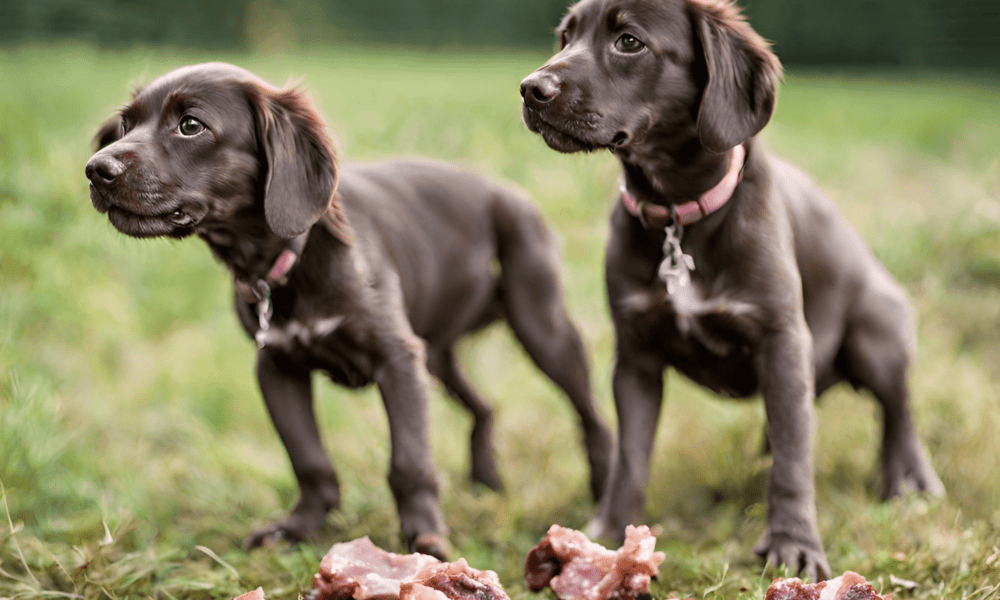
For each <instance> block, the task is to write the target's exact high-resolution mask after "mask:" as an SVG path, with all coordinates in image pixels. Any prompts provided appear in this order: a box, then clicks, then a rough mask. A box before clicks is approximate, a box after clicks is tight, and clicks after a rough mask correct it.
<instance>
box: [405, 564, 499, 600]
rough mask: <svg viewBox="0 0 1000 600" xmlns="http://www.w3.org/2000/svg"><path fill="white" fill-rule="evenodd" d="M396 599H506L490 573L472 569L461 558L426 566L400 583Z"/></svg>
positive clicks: (497, 581)
mask: <svg viewBox="0 0 1000 600" xmlns="http://www.w3.org/2000/svg"><path fill="white" fill-rule="evenodd" d="M399 598H400V600H445V599H448V600H509V599H508V597H507V593H506V592H504V590H503V586H501V585H500V578H499V577H497V574H496V573H494V572H493V571H480V570H478V569H473V568H472V567H470V566H469V563H467V562H466V561H465V559H464V558H460V559H458V561H456V562H453V563H438V564H436V565H428V566H426V567H424V568H422V569H421V570H420V572H419V573H417V574H416V575H415V576H414V577H413V581H412V582H403V583H402V584H400V592H399Z"/></svg>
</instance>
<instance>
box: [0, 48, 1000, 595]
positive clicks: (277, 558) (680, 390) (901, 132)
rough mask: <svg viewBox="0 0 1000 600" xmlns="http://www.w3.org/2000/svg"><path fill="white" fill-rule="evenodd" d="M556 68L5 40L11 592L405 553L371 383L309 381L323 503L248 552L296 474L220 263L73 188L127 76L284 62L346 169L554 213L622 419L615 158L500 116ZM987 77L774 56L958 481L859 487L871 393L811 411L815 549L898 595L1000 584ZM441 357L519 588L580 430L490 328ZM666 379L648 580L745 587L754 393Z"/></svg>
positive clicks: (998, 311) (796, 134) (787, 124)
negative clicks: (474, 421) (471, 390)
mask: <svg viewBox="0 0 1000 600" xmlns="http://www.w3.org/2000/svg"><path fill="white" fill-rule="evenodd" d="M545 58H546V57H545V56H543V55H542V54H532V53H517V52H512V53H501V52H494V53H479V54H462V53H457V52H456V53H453V52H439V53H431V52H423V51H410V50H407V49H385V48H382V49H360V48H329V49H325V50H316V51H312V52H299V53H288V54H274V55H243V54H231V55H219V54H214V55H211V56H209V55H206V54H199V53H196V52H191V51H181V50H174V49H169V48H167V49H164V48H150V49H137V50H133V51H129V52H122V53H105V52H100V51H97V50H94V49H92V48H90V47H87V46H73V45H71V46H38V47H35V46H26V47H21V48H8V49H5V50H0V81H4V82H5V84H4V85H2V86H0V484H2V489H0V598H60V597H78V598H86V599H97V598H146V597H152V598H164V599H168V598H230V597H232V596H235V595H237V594H238V593H241V592H244V591H247V590H249V589H253V588H255V587H257V586H258V585H260V586H263V587H264V589H265V591H266V593H267V595H268V598H274V599H281V598H295V597H297V595H298V594H299V593H301V592H304V591H307V590H308V589H309V587H310V585H311V577H312V574H313V573H314V572H315V571H316V569H317V566H318V561H319V558H320V557H321V556H322V555H323V553H324V552H325V550H326V549H327V548H328V547H329V545H330V544H331V543H333V542H335V541H338V540H344V539H350V538H354V537H358V536H361V535H369V536H371V537H372V539H373V540H374V541H375V543H376V544H378V545H380V546H382V547H384V548H387V549H391V550H397V551H398V550H401V549H402V548H401V547H400V543H399V539H398V531H397V522H396V517H395V509H394V506H393V502H392V498H391V495H390V493H389V491H388V487H387V485H386V483H385V478H384V473H385V472H386V470H387V468H388V465H387V460H388V448H387V433H386V424H385V417H384V415H383V412H382V408H381V403H380V402H379V401H378V398H377V396H376V395H375V393H374V392H373V391H371V390H368V391H364V392H361V393H349V392H347V391H344V390H342V389H339V388H335V387H334V386H332V385H329V384H327V383H322V384H321V385H318V386H317V390H318V396H319V397H318V401H317V406H318V410H319V412H320V418H321V420H322V428H323V431H324V433H325V434H326V444H327V447H328V449H329V452H330V454H331V456H332V457H333V459H334V462H335V464H336V465H337V466H338V469H339V472H340V475H341V479H342V483H343V486H344V499H343V509H342V510H341V511H339V512H337V513H335V514H332V515H331V516H330V517H329V519H328V526H327V527H326V528H325V529H324V531H323V532H322V537H321V539H320V540H319V541H318V542H317V544H316V545H311V544H306V545H301V546H298V547H294V548H278V549H270V550H263V551H255V552H252V553H247V552H245V551H243V550H242V549H241V547H240V542H241V540H242V538H243V536H244V535H245V534H246V533H247V532H248V531H250V530H251V529H252V528H254V527H256V526H259V525H261V524H263V523H266V522H268V521H270V520H272V519H274V518H276V517H277V516H279V515H281V514H282V513H283V512H284V511H286V510H288V509H289V507H290V505H291V504H292V503H293V502H294V500H295V497H296V488H295V484H294V480H293V478H292V475H291V472H290V469H289V467H288V464H287V459H286V457H285V454H284V450H283V448H282V447H281V444H280V442H279V441H278V439H277V436H276V435H275V434H274V432H273V430H272V428H271V425H270V423H269V421H268V418H267V416H266V414H265V411H264V408H263V405H262V403H261V401H260V399H259V395H258V392H257V390H256V387H255V384H254V382H253V377H252V361H253V353H254V349H253V345H252V343H250V342H249V341H248V340H247V339H245V337H244V335H243V334H242V333H241V332H240V331H239V330H238V325H237V323H236V320H235V318H234V316H233V314H232V312H231V310H230V294H231V290H230V286H231V284H230V282H229V278H228V276H227V274H226V273H225V271H224V269H223V268H222V267H220V266H219V265H217V264H215V263H214V262H213V260H212V259H211V257H210V254H209V252H208V251H207V249H206V248H205V247H204V245H203V244H202V243H201V242H199V241H196V240H190V241H184V242H179V243H178V242H168V241H163V240H158V241H139V240H133V239H129V238H126V237H125V236H123V235H121V234H118V233H116V232H115V231H114V230H113V229H112V228H111V227H110V225H109V224H108V223H107V221H106V219H105V218H104V217H103V216H101V215H99V214H97V213H96V211H94V210H93V209H92V208H91V207H90V202H89V199H88V193H87V188H86V182H85V179H84V177H83V165H84V163H85V162H86V160H87V158H88V156H89V154H90V150H89V143H90V137H91V136H92V135H93V133H94V132H95V131H96V128H97V126H98V125H99V124H100V123H101V122H102V121H103V119H105V118H106V117H108V116H109V115H110V114H111V113H112V112H113V111H114V110H115V108H116V107H117V106H118V105H120V104H121V103H123V102H124V101H125V100H126V99H127V98H128V95H129V92H130V90H131V88H132V87H133V85H135V84H136V83H137V82H141V81H149V80H151V79H153V78H154V77H156V76H157V75H159V74H161V73H163V72H165V71H167V70H169V69H171V68H174V67H176V66H179V65H181V64H187V63H191V62H197V61H203V60H228V61H232V62H236V63H238V64H241V65H243V66H246V67H248V68H250V69H252V70H254V71H256V72H258V73H260V74H261V75H262V76H264V77H265V78H267V79H269V80H271V81H274V82H282V81H284V80H286V79H287V78H289V77H290V76H291V77H293V78H304V79H305V84H306V85H307V87H308V89H309V93H310V96H311V97H313V98H314V99H315V100H316V102H317V104H318V105H319V107H320V109H321V110H322V112H323V113H324V114H325V115H326V117H327V119H328V123H329V124H330V126H331V128H332V130H333V131H334V132H335V133H336V135H337V136H338V138H339V145H340V147H341V149H342V154H343V155H344V157H345V158H347V159H364V158H372V157H381V156H388V155H400V154H401V155H429V156H436V157H440V158H444V159H449V160H454V161H457V162H459V163H462V164H464V165H466V166H468V167H470V168H474V169H477V170H480V171H483V172H485V173H487V174H489V175H491V176H494V177H497V178H502V179H505V180H509V181H512V182H513V183H515V184H517V185H519V186H521V187H523V188H525V189H526V190H528V192H529V193H530V194H531V195H532V197H533V198H535V200H536V201H537V202H538V204H539V205H540V207H541V209H542V211H543V212H544V213H545V215H546V216H547V217H548V219H549V221H550V223H551V224H552V226H553V227H554V229H555V230H556V231H557V232H558V235H559V239H560V244H561V250H562V256H563V260H564V280H565V284H566V288H567V294H568V303H569V307H570V311H571V312H572V314H573V316H574V317H575V319H576V320H577V322H578V324H579V326H580V328H581V330H582V332H583V335H584V337H585V340H586V343H587V345H588V348H589V350H590V352H591V358H592V364H593V365H594V367H593V373H592V378H593V382H594V387H595V391H596V395H597V400H598V403H599V405H600V408H601V410H602V411H603V412H604V414H605V415H607V416H608V418H609V419H611V418H613V408H612V400H611V396H610V382H609V379H610V370H611V369H610V365H611V358H612V353H613V347H612V346H613V340H612V333H611V326H610V322H609V320H608V317H607V314H606V307H605V300H604V292H603V283H602V275H601V272H602V250H603V239H604V235H605V226H606V225H605V223H606V215H607V213H608V210H609V208H610V206H611V202H613V196H614V188H615V181H616V177H617V171H616V165H615V162H614V160H613V159H612V157H611V156H610V155H607V154H602V153H599V154H595V155H587V156H564V155H560V154H557V153H555V152H553V151H551V150H549V149H548V148H547V147H545V145H544V144H543V143H542V141H541V140H540V139H539V138H538V137H537V136H535V135H533V134H531V133H529V132H528V131H527V130H526V129H525V128H524V127H523V125H522V124H521V122H520V118H519V98H518V95H517V94H518V92H517V86H518V82H519V81H520V79H521V78H522V77H523V76H524V75H526V74H527V73H529V72H530V71H531V70H533V69H534V68H535V67H536V66H537V65H538V64H540V63H541V62H542V61H543V60H544V59H545ZM13 82H16V84H15V83H13ZM998 93H1000V83H998V82H997V81H995V80H989V79H984V78H981V77H980V78H973V77H961V76H954V75H933V74H920V73H818V72H809V71H792V73H791V74H789V75H788V76H787V77H786V82H785V85H784V87H783V90H782V93H781V97H780V101H779V109H778V113H777V115H776V117H775V119H774V121H773V123H772V124H771V125H770V126H769V127H768V128H767V129H766V130H765V133H764V138H765V139H766V141H767V143H768V144H769V145H770V146H771V147H772V148H773V149H775V150H776V151H778V152H779V153H781V154H783V155H784V156H786V157H788V158H790V159H792V160H794V161H795V162H797V163H799V164H800V165H802V166H803V167H805V168H806V169H807V170H809V171H810V172H811V173H812V174H813V175H814V176H815V177H816V179H817V180H818V181H819V182H820V184H821V185H822V186H823V187H824V188H825V189H826V190H827V191H828V192H829V193H830V195H831V196H832V197H833V198H834V199H835V200H836V201H837V203H838V204H839V205H840V206H841V207H842V208H843V210H844V212H845V213H846V214H847V216H848V218H849V219H850V220H851V221H852V222H853V223H854V224H855V225H856V226H857V227H858V229H859V230H860V231H861V233H862V235H863V236H864V238H865V239H866V240H867V241H868V242H869V243H870V244H871V246H872V247H873V249H874V251H875V253H876V254H877V255H878V256H879V257H880V259H881V260H882V261H883V262H885V264H886V265H887V266H888V267H889V268H890V270H891V271H892V272H893V273H894V275H896V276H897V277H898V278H899V279H900V280H901V281H902V282H903V283H904V285H905V286H906V288H907V290H908V291H909V293H910V295H911V297H912V299H913V301H914V303H915V305H916V306H917V308H918V310H919V314H920V320H919V330H920V339H921V349H920V353H919V356H918V360H917V363H916V365H915V367H914V369H913V372H912V377H911V383H912V389H913V395H914V402H913V404H914V411H915V413H916V416H917V419H918V424H919V427H920V431H921V434H922V437H923V439H924V440H925V442H926V445H927V447H928V449H929V451H930V452H931V454H932V456H933V461H934V464H935V465H936V467H937V469H938V472H939V473H940V475H941V477H942V479H943V480H944V482H945V485H946V486H947V487H948V490H949V494H948V497H947V498H946V499H945V500H943V501H940V502H930V501H927V500H926V499H922V498H906V499H903V500H900V501H895V502H892V503H889V504H881V503H879V502H878V501H877V498H876V490H877V489H878V470H877V467H876V463H877V451H878V438H879V435H878V431H879V424H878V414H877V412H876V409H875V407H874V404H873V402H872V401H871V400H870V398H866V397H859V396H858V395H856V394H855V393H854V392H853V391H852V390H849V389H844V388H838V389H835V390H832V391H831V392H830V393H829V394H828V395H827V396H826V397H824V400H823V402H822V403H821V404H820V406H819V408H818V421H817V423H818V435H817V439H816V480H817V494H818V505H819V506H818V508H819V515H820V527H821V530H822V535H823V540H824V543H825V544H826V548H827V552H828V556H829V559H830V563H831V566H832V567H833V569H834V570H835V571H837V572H840V571H843V570H847V569H850V570H854V571H858V572H860V573H862V574H863V575H865V576H866V577H867V578H868V579H869V580H871V581H873V582H874V583H875V585H876V587H878V588H879V589H881V590H882V591H883V592H885V593H889V592H891V593H893V595H894V597H896V598H897V599H900V598H904V599H905V598H915V599H918V598H919V599H922V598H963V599H969V600H973V599H974V600H986V599H988V598H1000V587H998V582H1000V508H998V507H1000V466H998V464H1000V462H998V457H1000V441H998V440H1000V405H998V398H1000V360H998V357H1000V153H998V150H997V149H998V148H1000V105H998V104H997V103H996V97H997V95H998ZM462 354H463V362H464V363H465V365H467V370H468V372H469V375H470V377H471V378H472V379H473V380H474V381H475V382H476V384H477V385H478V386H479V387H480V388H481V390H482V391H483V392H484V393H485V394H487V395H488V396H489V397H490V398H494V399H495V400H496V406H497V409H498V421H499V422H498V427H499V429H498V438H499V439H498V443H499V452H500V455H501V464H502V469H503V475H504V477H505V478H506V481H507V484H508V488H509V491H508V492H507V494H505V495H502V496H501V495H496V494H493V493H489V492H487V491H484V490H482V489H477V488H475V487H473V486H472V485H470V484H469V483H468V480H467V477H466V472H467V470H468V456H467V452H466V445H467V442H466V438H467V435H468V431H469V427H470V422H469V419H468V417H467V416H466V415H465V414H464V413H463V412H462V411H461V410H459V409H458V408H457V407H455V406H454V405H453V404H452V403H451V402H450V401H448V400H447V399H446V397H445V396H444V394H443V392H442V391H441V390H440V388H435V390H434V398H433V406H432V421H433V427H434V432H435V433H434V438H433V443H434V451H435V455H436V457H437V460H438V465H439V467H440V475H441V481H442V488H443V503H444V510H445V514H446V516H447V519H448V523H449V526H450V528H451V541H452V543H453V545H454V547H455V555H456V556H464V557H466V558H467V559H468V560H469V562H470V563H471V564H472V565H473V566H476V567H479V568H489V569H494V570H496V571H498V572H499V574H500V577H501V580H502V581H503V582H504V584H505V586H506V588H507V590H508V592H509V593H510V595H511V597H512V598H513V599H514V600H524V599H527V598H531V597H533V595H532V594H530V593H529V592H527V591H526V589H525V587H524V584H523V583H522V576H523V572H522V568H523V566H522V565H523V559H524V556H525V555H526V553H527V551H528V549H530V548H531V546H533V545H534V543H535V542H536V541H537V540H538V539H539V538H540V537H541V536H542V535H543V533H544V531H545V529H546V528H547V527H548V525H550V524H551V523H554V522H558V523H561V524H563V525H567V526H572V527H581V526H582V525H583V524H584V523H586V521H587V519H588V518H589V516H590V514H591V511H592V506H591V505H590V503H589V500H588V498H587V493H586V483H585V481H586V473H585V470H584V459H583V455H582V451H581V449H580V447H579V444H578V442H577V440H578V434H577V431H576V430H575V427H574V424H573V419H572V416H571V411H570V410H569V408H568V406H567V403H566V402H565V401H564V400H563V399H562V398H560V397H559V395H558V394H557V393H556V392H555V390H554V389H553V387H552V386H551V385H550V384H549V383H548V382H547V381H546V380H544V379H543V377H541V376H540V374H538V373H537V372H536V371H535V369H534V368H533V367H532V366H531V365H530V363H529V361H528V360H527V359H526V358H525V356H524V354H523V353H522V351H521V350H520V349H519V347H518V346H517V345H516V344H514V343H512V341H511V337H510V335H509V334H508V333H507V331H506V330H505V329H504V328H502V327H500V328H494V329H491V330H488V331H487V332H484V333H483V334H481V335H478V336H476V337H475V338H473V339H470V340H469V341H468V342H467V343H466V344H465V345H464V346H463V348H462ZM667 386H668V390H667V399H666V402H665V403H664V411H663V416H662V423H661V426H660V430H659V436H658V439H657V443H656V453H655V460H654V464H653V468H652V481H651V484H650V488H649V497H650V501H649V504H648V506H647V519H648V523H649V524H651V525H655V526H656V527H657V528H658V529H659V530H660V532H661V533H660V535H659V542H658V546H659V549H661V550H663V551H665V552H666V553H667V560H666V562H665V563H664V564H663V566H662V567H661V576H660V579H659V581H658V582H656V583H655V584H654V588H653V592H654V597H655V598H657V599H658V600H660V599H666V598H670V597H673V596H679V597H693V598H720V599H750V598H754V599H757V598H761V597H762V596H763V590H764V589H765V588H766V587H767V585H768V584H769V583H770V581H771V578H772V576H773V573H765V572H764V570H763V568H762V567H761V565H760V564H759V563H758V561H757V559H756V557H754V556H753V554H752V552H751V548H752V546H753V543H754V541H755V540H756V538H757V536H758V535H759V534H760V533H761V531H763V527H764V500H765V498H764V479H765V475H766V469H767V464H766V462H765V461H764V460H762V459H761V458H760V457H759V447H760V445H761V428H762V424H763V411H762V408H761V406H760V404H759V403H758V402H752V403H733V402H725V401H721V400H718V399H716V398H714V397H712V396H711V395H709V394H707V393H705V392H703V391H701V390H698V389H696V388H695V387H694V386H692V385H691V384H689V383H688V382H686V381H685V380H683V379H681V378H679V377H676V376H671V377H668V384H667ZM539 423H545V427H541V428H540V427H538V426H537V424H539ZM903 580H905V581H909V582H913V583H915V584H916V587H912V586H910V585H908V584H906V583H899V582H900V581H903Z"/></svg>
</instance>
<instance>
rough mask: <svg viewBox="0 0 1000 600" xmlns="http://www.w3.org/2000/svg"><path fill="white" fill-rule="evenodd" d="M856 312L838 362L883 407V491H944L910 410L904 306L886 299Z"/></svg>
mask: <svg viewBox="0 0 1000 600" xmlns="http://www.w3.org/2000/svg"><path fill="white" fill-rule="evenodd" d="M882 300H883V301H882V302H880V303H878V304H876V303H870V304H871V305H872V306H870V307H869V310H866V311H865V312H864V313H863V314H861V315H855V317H854V319H852V324H851V327H850V328H849V330H848V332H847V335H846V337H845V339H844V346H843V348H842V355H841V358H842V365H843V370H844V371H845V375H846V376H847V378H848V380H849V381H851V383H852V384H854V386H855V387H856V388H867V389H869V390H871V392H872V393H873V394H874V395H875V398H876V399H877V400H878V402H879V404H880V405H881V407H882V417H883V421H882V457H881V460H882V497H883V499H886V500H887V499H889V498H892V497H895V496H899V495H901V494H904V493H907V492H928V493H930V494H933V495H935V496H940V495H943V494H944V485H943V484H942V483H941V480H940V479H939V478H938V476H937V473H935V471H934V467H932V466H931V463H930V460H929V459H928V457H927V453H926V452H925V451H924V448H923V446H922V444H921V443H920V439H919V438H918V437H917V431H916V426H915V425H914V422H913V416H912V414H911V413H910V392H909V386H908V385H907V381H906V376H907V372H908V370H909V366H910V361H911V355H912V348H913V346H914V344H913V341H912V340H913V335H912V331H911V328H910V320H909V312H910V311H909V307H908V306H907V305H906V304H905V303H902V302H892V303H890V302H886V301H884V299H882Z"/></svg>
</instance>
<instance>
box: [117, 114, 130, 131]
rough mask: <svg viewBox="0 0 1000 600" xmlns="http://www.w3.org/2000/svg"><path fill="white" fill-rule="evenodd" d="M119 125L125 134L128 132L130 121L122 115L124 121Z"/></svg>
mask: <svg viewBox="0 0 1000 600" xmlns="http://www.w3.org/2000/svg"><path fill="white" fill-rule="evenodd" d="M118 126H119V127H121V130H122V135H125V133H126V132H128V121H126V120H125V117H122V121H121V123H119V124H118Z"/></svg>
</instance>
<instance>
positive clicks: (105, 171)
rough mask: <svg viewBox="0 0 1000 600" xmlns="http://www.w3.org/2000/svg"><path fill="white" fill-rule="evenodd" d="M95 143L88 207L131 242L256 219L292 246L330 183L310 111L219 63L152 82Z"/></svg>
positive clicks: (327, 157) (329, 160)
mask: <svg viewBox="0 0 1000 600" xmlns="http://www.w3.org/2000/svg"><path fill="white" fill-rule="evenodd" d="M94 141H95V144H96V145H97V146H98V147H99V150H98V151H97V152H96V153H95V154H94V155H93V156H92V157H91V159H90V160H89V161H88V162H87V168H86V174H87V178H88V179H89V180H90V198H91V201H92V202H93V204H94V207H95V208H96V209H97V210H98V211H100V212H102V213H107V215H108V218H109V220H110V221H111V223H112V224H113V225H114V226H115V227H116V228H117V229H119V230H120V231H122V232H124V233H126V234H128V235H131V236H135V237H156V236H170V237H175V238H182V237H186V236H188V235H190V234H192V233H194V232H196V231H198V230H199V229H202V228H209V227H219V226H224V225H225V224H226V223H228V222H229V221H230V220H231V219H232V218H233V217H234V216H236V215H253V214H258V215H261V216H263V217H264V219H265V220H266V223H267V226H268V227H269V228H270V229H271V231H273V232H274V233H275V234H276V235H278V236H280V237H284V238H291V237H294V236H296V235H298V234H300V233H302V232H304V231H306V230H307V229H308V228H309V227H310V226H311V225H312V224H313V223H315V222H316V221H317V220H318V219H319V218H320V216H321V215H322V214H323V213H324V212H325V211H326V210H327V208H328V206H329V204H330V199H331V197H332V195H333V192H334V190H335V188H336V183H337V169H336V162H335V161H336V159H335V155H334V152H333V149H332V144H331V143H330V140H329V138H328V136H327V135H326V133H325V132H324V129H323V124H322V120H321V119H320V117H319V115H318V114H317V113H316V111H315V110H314V109H313V108H312V107H311V105H310V104H309V102H308V101H307V100H306V99H305V98H304V97H303V96H302V95H301V94H300V93H299V92H298V91H296V90H294V89H285V90H280V89H277V88H275V87H273V86H271V85H269V84H267V83H265V82H264V81H262V80H261V79H259V78H257V77H256V76H255V75H253V74H252V73H250V72H248V71H245V70H243V69H240V68H239V67H235V66H232V65H227V64H222V63H209V64H203V65H193V66H188V67H182V68H180V69H177V70H175V71H171V72H170V73H167V74H166V75H163V76H162V77H159V78H157V79H156V80H154V81H153V82H152V83H151V84H149V85H148V86H146V87H145V88H144V89H143V90H141V91H140V92H138V93H137V94H136V95H135V97H134V98H133V100H132V102H130V103H129V104H128V105H127V106H125V107H124V108H123V109H122V111H121V114H120V118H117V119H113V120H111V121H108V122H106V123H105V124H104V125H103V126H102V127H101V128H100V130H99V131H98V134H97V136H96V137H95V140H94Z"/></svg>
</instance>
